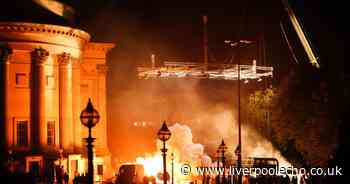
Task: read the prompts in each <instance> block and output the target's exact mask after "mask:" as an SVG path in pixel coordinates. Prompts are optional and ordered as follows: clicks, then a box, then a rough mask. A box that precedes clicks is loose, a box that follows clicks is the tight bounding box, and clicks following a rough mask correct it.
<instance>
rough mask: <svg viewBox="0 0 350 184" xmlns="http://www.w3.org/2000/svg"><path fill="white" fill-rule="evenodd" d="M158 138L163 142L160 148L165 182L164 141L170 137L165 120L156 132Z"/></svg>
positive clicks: (165, 181) (165, 150)
mask: <svg viewBox="0 0 350 184" xmlns="http://www.w3.org/2000/svg"><path fill="white" fill-rule="evenodd" d="M157 136H158V139H159V140H161V141H162V142H163V148H162V149H161V151H162V155H163V181H164V184H166V183H167V172H166V152H167V150H168V149H166V147H165V142H166V141H167V140H169V139H170V136H171V132H170V130H169V129H168V126H167V125H166V122H165V121H164V122H163V125H162V128H161V129H160V130H159V131H158V133H157Z"/></svg>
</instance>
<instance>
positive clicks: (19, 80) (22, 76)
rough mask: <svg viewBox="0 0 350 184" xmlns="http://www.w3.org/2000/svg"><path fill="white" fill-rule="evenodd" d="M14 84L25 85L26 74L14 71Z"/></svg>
mask: <svg viewBox="0 0 350 184" xmlns="http://www.w3.org/2000/svg"><path fill="white" fill-rule="evenodd" d="M16 85H17V86H26V85H27V75H26V74H25V73H16Z"/></svg>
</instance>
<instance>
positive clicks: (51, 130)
mask: <svg viewBox="0 0 350 184" xmlns="http://www.w3.org/2000/svg"><path fill="white" fill-rule="evenodd" d="M54 144H55V121H48V122H47V145H54Z"/></svg>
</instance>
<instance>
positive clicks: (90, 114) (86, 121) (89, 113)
mask: <svg viewBox="0 0 350 184" xmlns="http://www.w3.org/2000/svg"><path fill="white" fill-rule="evenodd" d="M99 120H100V115H99V113H98V112H97V110H96V109H94V107H93V106H92V103H91V99H89V102H88V104H87V106H86V108H85V109H84V110H83V111H82V112H81V114H80V121H81V123H82V124H83V125H84V126H85V127H87V128H88V129H89V137H87V138H85V140H86V142H87V146H86V147H87V149H88V184H93V183H94V164H93V159H94V158H93V152H92V148H93V145H92V143H93V142H94V141H95V138H93V137H91V129H92V128H93V127H94V126H95V125H96V124H97V123H98V121H99Z"/></svg>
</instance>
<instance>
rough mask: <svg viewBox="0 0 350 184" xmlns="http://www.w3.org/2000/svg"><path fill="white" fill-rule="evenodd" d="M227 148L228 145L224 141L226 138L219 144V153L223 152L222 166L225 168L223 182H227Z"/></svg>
mask: <svg viewBox="0 0 350 184" xmlns="http://www.w3.org/2000/svg"><path fill="white" fill-rule="evenodd" d="M226 150H227V146H226V144H225V142H224V140H222V141H221V144H220V145H219V148H218V152H219V155H220V153H221V162H222V168H223V171H224V172H223V175H222V180H223V183H225V152H226Z"/></svg>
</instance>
